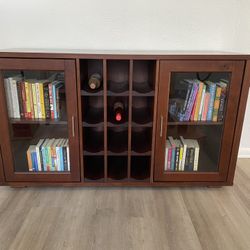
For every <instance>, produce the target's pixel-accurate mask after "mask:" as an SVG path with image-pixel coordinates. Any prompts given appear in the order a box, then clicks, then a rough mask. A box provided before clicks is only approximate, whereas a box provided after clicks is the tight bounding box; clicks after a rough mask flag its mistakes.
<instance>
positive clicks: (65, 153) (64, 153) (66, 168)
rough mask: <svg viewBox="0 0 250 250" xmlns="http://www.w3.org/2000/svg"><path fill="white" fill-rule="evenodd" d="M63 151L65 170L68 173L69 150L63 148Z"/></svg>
mask: <svg viewBox="0 0 250 250" xmlns="http://www.w3.org/2000/svg"><path fill="white" fill-rule="evenodd" d="M62 149H63V170H64V171H68V163H67V150H66V147H64V146H63V147H62Z"/></svg>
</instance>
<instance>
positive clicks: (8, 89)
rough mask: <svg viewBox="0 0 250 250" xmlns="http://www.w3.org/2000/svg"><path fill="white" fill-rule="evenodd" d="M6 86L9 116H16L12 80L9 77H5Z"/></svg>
mask: <svg viewBox="0 0 250 250" xmlns="http://www.w3.org/2000/svg"><path fill="white" fill-rule="evenodd" d="M4 88H5V93H6V97H7V108H8V113H9V117H10V118H14V114H13V103H12V96H11V88H10V82H9V79H8V78H5V79H4Z"/></svg>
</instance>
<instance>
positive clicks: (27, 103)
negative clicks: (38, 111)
mask: <svg viewBox="0 0 250 250" xmlns="http://www.w3.org/2000/svg"><path fill="white" fill-rule="evenodd" d="M25 97H26V99H25V103H26V111H27V115H26V116H27V118H31V106H30V94H29V83H28V82H27V81H25Z"/></svg>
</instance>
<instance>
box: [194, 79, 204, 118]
mask: <svg viewBox="0 0 250 250" xmlns="http://www.w3.org/2000/svg"><path fill="white" fill-rule="evenodd" d="M202 91H203V83H200V84H199V90H198V94H197V98H196V99H197V105H196V107H195V115H194V121H198V117H199V110H200V105H201V100H202Z"/></svg>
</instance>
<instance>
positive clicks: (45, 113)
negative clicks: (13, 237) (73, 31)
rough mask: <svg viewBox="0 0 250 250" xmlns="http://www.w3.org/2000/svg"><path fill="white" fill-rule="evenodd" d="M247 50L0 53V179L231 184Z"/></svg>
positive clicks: (247, 76)
mask: <svg viewBox="0 0 250 250" xmlns="http://www.w3.org/2000/svg"><path fill="white" fill-rule="evenodd" d="M249 86H250V55H240V54H232V53H216V52H211V53H210V52H204V53H202V52H201V53H191V52H190V53H188V52H179V53H177V52H176V53H174V52H155V53H152V52H108V51H102V52H84V51H62V52H56V51H46V52H42V51H22V50H20V51H2V52H0V114H1V125H0V184H1V185H9V186H16V187H17V186H18V187H24V186H43V185H44V186H194V185H200V186H223V185H232V184H233V179H234V172H235V167H236V161H237V154H238V148H239V143H240V137H241V130H242V124H243V119H244V113H245V107H246V102H247V97H248V90H249Z"/></svg>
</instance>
